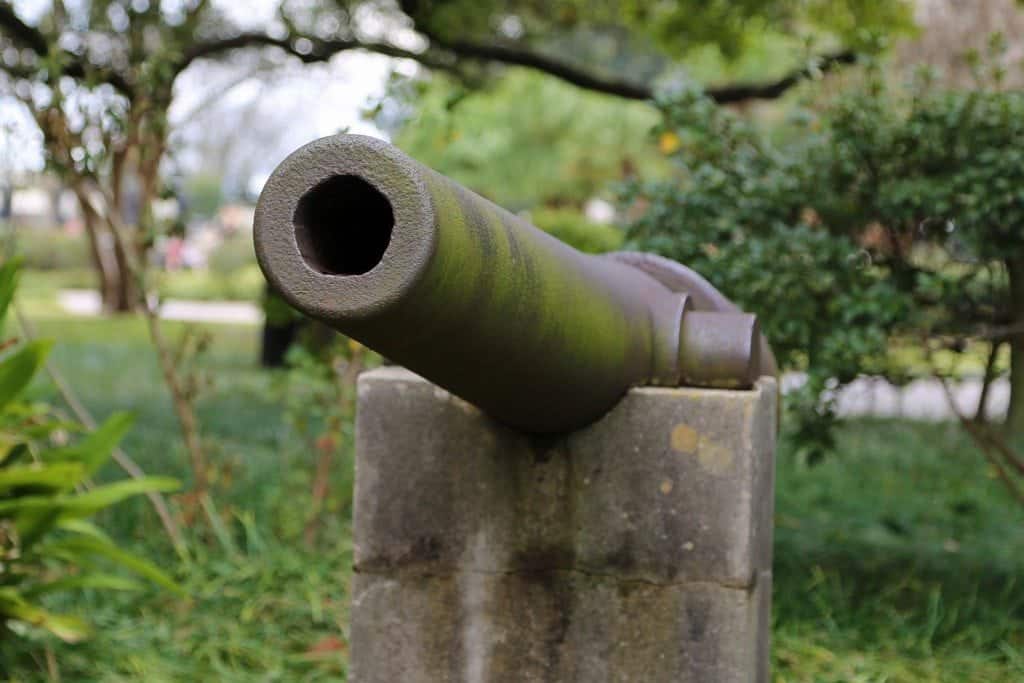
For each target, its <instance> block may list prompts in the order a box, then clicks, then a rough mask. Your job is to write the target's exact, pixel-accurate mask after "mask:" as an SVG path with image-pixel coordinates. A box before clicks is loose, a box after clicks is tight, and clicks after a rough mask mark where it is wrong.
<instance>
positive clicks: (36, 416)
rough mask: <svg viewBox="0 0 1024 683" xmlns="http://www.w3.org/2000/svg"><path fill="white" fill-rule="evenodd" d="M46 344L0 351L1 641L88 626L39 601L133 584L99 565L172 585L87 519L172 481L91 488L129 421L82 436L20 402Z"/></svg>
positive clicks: (72, 636)
mask: <svg viewBox="0 0 1024 683" xmlns="http://www.w3.org/2000/svg"><path fill="white" fill-rule="evenodd" d="M16 279H17V266H16V265H15V264H14V263H13V262H11V261H8V262H7V263H6V264H4V265H3V266H2V267H0V324H2V322H3V318H4V317H5V314H6V312H7V309H8V307H9V305H10V303H11V299H12V297H13V295H14V289H15V285H16ZM50 346H51V344H50V343H49V342H46V341H34V342H28V343H17V342H14V341H8V342H6V343H5V344H4V347H5V351H4V352H3V353H2V355H0V641H3V640H4V639H5V638H7V637H10V636H12V635H21V634H25V633H27V632H28V631H29V630H30V629H32V628H33V627H35V628H41V629H43V630H45V631H48V632H50V633H52V634H53V635H56V636H57V637H59V638H61V639H63V640H67V641H76V640H80V639H81V638H83V637H84V636H85V635H87V633H88V627H87V624H86V623H85V622H84V621H83V620H82V619H80V618H78V617H76V616H72V615H63V614H54V613H52V612H50V611H48V610H47V609H46V607H45V606H44V605H43V604H42V602H41V600H43V599H45V597H46V596H48V595H49V594H51V593H54V592H59V591H66V590H68V589H72V588H93V589H109V590H134V589H136V588H138V585H137V584H136V583H135V582H134V581H132V580H130V579H128V578H126V577H124V576H122V575H120V574H116V573H110V571H109V570H108V569H106V568H105V567H104V565H105V564H113V565H120V566H121V567H124V568H127V569H129V570H131V571H133V572H135V573H136V574H138V575H140V576H142V577H144V578H146V579H149V580H151V581H154V582H156V583H158V584H161V585H163V586H165V587H169V588H171V589H175V590H176V589H177V587H176V585H175V584H174V582H173V581H171V579H170V578H168V577H167V576H166V575H165V574H164V573H163V572H161V571H160V570H159V569H157V568H156V567H155V566H154V565H152V564H150V563H148V562H146V561H145V560H143V559H141V558H139V557H136V556H135V555H133V554H131V553H129V552H126V551H125V550H123V549H122V548H120V547H119V546H118V545H117V544H116V543H115V542H114V541H112V540H111V539H110V538H109V537H108V536H107V535H106V534H104V533H103V532H102V531H101V530H100V529H99V528H98V527H97V526H95V525H93V524H92V523H90V522H89V521H88V520H89V518H90V517H92V516H93V515H94V514H96V513H97V512H99V511H101V510H104V509H106V508H108V507H110V506H112V505H114V504H116V503H118V502H120V501H122V500H124V499H126V498H130V497H133V496H136V495H138V494H140V493H145V492H148V491H159V490H170V489H174V488H176V487H177V482H175V481H174V480H172V479H166V478H159V477H143V478H139V479H132V480H127V481H117V482H114V483H109V484H103V485H96V484H94V483H93V481H92V478H93V477H94V475H95V474H96V473H97V472H98V471H99V469H100V467H101V466H102V465H103V464H104V463H106V461H107V459H108V458H109V457H110V455H111V452H112V450H113V449H114V447H115V446H116V445H117V443H118V441H120V439H121V437H122V436H123V435H124V433H125V432H126V431H127V429H128V427H129V426H130V424H131V418H130V416H128V415H126V414H123V413H122V414H117V415H114V416H112V417H111V418H110V419H109V420H107V421H106V422H105V423H104V424H103V425H101V426H100V427H99V428H97V429H96V430H95V431H93V432H91V433H86V432H85V431H84V430H83V428H82V426H81V425H78V424H76V423H73V422H70V421H68V420H67V419H66V418H63V417H61V416H60V415H59V414H58V413H57V412H56V411H54V410H53V409H52V408H50V407H49V406H47V405H43V404H39V403H32V402H27V401H24V400H22V399H21V398H20V396H21V394H22V392H23V391H24V390H25V388H26V387H27V386H28V385H29V384H30V383H31V382H32V380H33V378H34V377H35V375H36V373H37V372H38V371H39V370H40V369H41V368H42V366H43V364H44V363H45V362H46V356H47V354H48V353H49V350H50Z"/></svg>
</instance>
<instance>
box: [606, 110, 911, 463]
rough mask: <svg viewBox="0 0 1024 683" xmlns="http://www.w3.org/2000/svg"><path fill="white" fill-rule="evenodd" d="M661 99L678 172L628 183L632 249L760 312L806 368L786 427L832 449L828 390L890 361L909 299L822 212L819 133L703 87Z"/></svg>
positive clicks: (784, 361) (780, 348)
mask: <svg viewBox="0 0 1024 683" xmlns="http://www.w3.org/2000/svg"><path fill="white" fill-rule="evenodd" d="M660 106H661V108H662V112H663V115H664V121H663V123H662V124H661V125H660V126H659V127H658V128H657V129H656V131H655V133H656V135H657V136H658V140H659V147H660V148H661V149H662V150H663V151H664V152H666V153H667V154H668V155H669V156H670V158H671V159H672V161H673V162H674V163H675V165H676V169H677V173H676V174H675V177H673V178H671V179H669V180H664V181H654V182H647V183H643V182H635V183H632V184H630V185H628V186H627V187H626V188H625V192H626V199H627V201H628V202H629V203H631V204H632V206H631V207H630V209H629V212H630V214H631V215H636V216H638V218H636V220H635V221H634V222H633V223H632V225H631V226H630V228H629V233H628V235H629V244H628V246H632V247H634V248H639V249H645V250H650V251H655V252H658V253H660V254H662V255H664V256H668V257H670V258H673V259H676V260H677V261H679V262H681V263H685V264H686V265H688V266H690V267H692V268H694V269H695V270H697V271H698V272H700V273H702V274H703V275H704V276H705V277H707V278H708V279H709V280H710V281H711V282H712V283H713V284H715V285H716V286H717V287H718V288H719V289H721V290H722V291H723V292H724V293H725V294H726V295H727V296H729V297H731V298H733V299H734V300H735V301H736V302H737V303H739V304H740V305H741V306H742V307H744V308H745V309H747V310H751V311H755V312H757V313H758V315H759V317H760V319H761V324H762V327H763V329H764V331H765V334H766V335H767V337H768V339H769V341H770V342H771V344H772V347H773V349H774V351H775V353H776V355H777V357H778V360H779V364H780V366H781V367H783V368H784V369H801V370H806V371H807V372H808V375H809V377H808V379H809V381H808V382H807V384H806V385H805V389H804V392H803V394H802V395H800V396H797V397H795V399H794V400H791V401H790V402H789V405H788V407H789V408H790V411H791V419H790V420H788V421H787V424H788V425H789V427H790V428H792V429H793V430H795V431H796V432H797V434H798V435H800V436H802V437H803V438H802V439H801V443H802V444H803V445H804V447H805V454H806V455H807V456H808V457H810V458H812V459H815V458H817V457H819V456H820V455H821V454H822V453H823V452H824V451H826V450H827V449H828V448H830V447H831V430H830V425H831V423H832V421H833V417H834V415H833V410H832V404H831V402H830V398H829V397H830V396H831V395H833V394H832V393H830V392H826V391H825V390H826V388H830V387H833V386H834V383H835V382H839V383H842V382H846V381H850V380H852V379H853V378H855V377H856V375H857V374H858V373H859V372H862V371H865V370H867V369H869V368H876V369H880V368H883V367H884V366H885V365H886V363H887V357H886V356H887V341H888V338H889V337H890V335H892V334H893V333H894V332H895V331H896V329H897V327H898V326H899V325H900V324H902V323H904V322H905V321H906V312H907V310H908V307H907V301H906V297H905V295H904V293H903V292H901V291H900V290H899V288H898V287H896V286H895V284H894V282H893V281H892V279H891V278H890V277H889V274H890V272H889V270H888V268H886V267H884V266H880V265H878V264H877V263H876V262H874V261H872V260H871V259H870V257H869V255H868V254H866V253H865V251H864V249H863V248H862V247H861V246H860V244H859V243H858V242H857V240H856V239H855V238H854V236H853V235H851V234H845V233H837V232H835V231H832V230H830V229H829V226H828V225H826V224H824V223H823V222H822V220H821V215H820V214H819V213H817V212H815V211H814V208H815V207H816V206H817V203H818V202H817V200H818V199H820V198H822V197H825V198H826V199H828V200H831V196H830V195H828V192H827V189H825V188H824V183H823V178H822V175H823V173H824V171H823V169H822V167H821V164H822V163H823V162H822V157H821V156H820V150H821V149H823V148H824V147H827V144H828V141H827V139H825V138H824V137H823V136H822V135H820V134H814V133H813V132H812V131H810V130H806V131H804V133H805V135H803V136H798V137H797V138H796V139H797V142H792V143H789V144H785V145H775V144H772V142H771V141H770V140H769V139H768V138H767V137H766V136H764V135H762V134H761V132H760V131H758V130H757V129H756V128H755V127H754V126H753V125H752V124H751V123H750V122H748V121H746V120H744V119H743V118H741V117H739V116H738V115H737V114H734V113H733V112H731V111H728V110H726V109H724V108H722V107H720V106H718V105H717V104H715V103H714V102H712V101H711V100H710V99H708V98H706V97H704V96H703V94H701V93H700V92H698V91H686V92H684V93H682V94H680V95H678V96H675V97H673V98H669V99H665V100H662V101H661V102H660ZM866 257H867V258H866Z"/></svg>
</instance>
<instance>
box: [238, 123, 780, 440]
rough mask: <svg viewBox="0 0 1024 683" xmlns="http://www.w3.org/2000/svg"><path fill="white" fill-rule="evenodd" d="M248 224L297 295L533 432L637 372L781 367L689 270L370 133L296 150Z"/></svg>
mask: <svg viewBox="0 0 1024 683" xmlns="http://www.w3.org/2000/svg"><path fill="white" fill-rule="evenodd" d="M255 240H256V255H257V258H258V259H259V263H260V267H261V268H262V269H263V272H264V274H265V275H266V276H267V278H268V279H269V280H270V282H271V283H272V284H273V286H274V287H275V288H276V289H277V291H279V292H280V293H281V294H282V295H283V296H284V297H285V299H287V300H288V301H289V302H290V303H291V304H292V305H294V306H295V307H296V308H297V309H299V310H300V311H302V312H304V313H306V314H307V315H309V316H311V317H313V318H316V319H318V320H321V321H323V322H325V323H327V324H328V325H330V326H332V327H334V328H335V329H337V330H339V331H341V332H343V333H345V334H347V335H349V336H351V337H352V338H354V339H356V340H358V341H360V342H362V343H363V344H365V345H366V346H368V347H370V348H373V349H375V350H376V351H379V352H380V353H381V354H383V355H384V356H386V357H387V358H389V359H390V360H392V361H395V362H397V363H401V364H402V365H404V366H406V367H407V368H409V369H410V370H413V371H414V372H416V373H419V374H420V375H422V376H423V377H425V378H426V379H429V380H431V381H432V382H434V383H435V384H438V385H439V386H441V387H444V388H446V389H448V390H450V391H451V392H452V393H454V394H455V395H457V396H460V397H462V398H463V399H465V400H467V401H469V402H470V403H473V404H474V405H476V406H478V407H479V408H481V409H482V410H483V411H484V412H486V413H488V414H489V415H491V416H492V417H494V418H496V419H498V420H499V421H502V422H504V423H506V424H508V425H510V426H512V427H516V428H518V429H522V430H524V431H527V432H535V433H545V432H563V431H569V430H573V429H577V428H579V427H582V426H584V425H586V424H589V423H590V422H593V421H594V420H596V419H598V418H599V417H601V416H602V415H603V414H604V413H605V412H607V411H608V410H609V409H610V408H611V407H612V406H613V405H615V403H616V402H617V401H618V400H619V399H620V398H621V397H622V396H623V395H624V394H625V392H626V391H627V390H628V389H629V388H630V387H632V386H637V385H663V386H680V385H691V386H711V387H732V388H746V387H749V386H750V385H751V384H752V383H753V382H754V381H755V380H756V378H757V377H758V376H760V375H761V374H774V373H775V365H774V360H773V359H772V357H771V352H770V350H769V349H768V347H767V345H766V343H765V342H764V339H763V338H762V336H761V334H760V332H759V330H758V324H757V318H756V317H755V316H753V315H749V314H746V313H742V312H740V311H739V309H738V308H737V307H736V306H734V305H733V304H731V303H730V302H729V301H728V300H727V299H726V298H725V297H724V296H722V295H721V294H720V293H719V292H717V291H716V290H715V289H714V288H713V287H712V286H711V285H710V284H709V283H708V282H707V281H706V280H704V279H703V278H701V277H700V276H699V275H697V274H696V273H694V272H693V271H691V270H689V269H687V268H685V267H683V266H680V265H679V264H676V263H674V262H672V261H668V260H666V259H662V258H659V257H656V256H651V255H647V254H637V253H628V252H623V253H616V254H610V255H605V256H593V255H586V254H582V253H580V252H578V251H576V250H575V249H573V248H572V247H569V246H568V245H566V244H564V243H562V242H560V241H559V240H557V239H555V238H553V237H551V236H550V235H548V234H546V233H544V232H542V231H541V230H538V229H537V228H535V227H533V226H531V225H530V224H529V223H527V222H526V221H524V220H522V219H521V218H519V217H517V216H515V215H513V214H512V213H509V212H508V211H505V210H504V209H502V208H500V207H498V206H496V205H495V204H492V203H491V202H489V201H487V200H486V199H484V198H482V197H480V196H479V195H476V194H474V193H473V192H471V191H469V190H467V189H466V188H464V187H462V186H461V185H459V184H457V183H455V182H454V181H452V180H450V179H448V178H446V177H444V176H442V175H441V174H439V173H437V172H435V171H433V170H431V169H429V168H427V167H426V166H423V165H422V164H420V163H418V162H416V161H415V160H413V159H411V158H409V157H408V156H406V155H404V154H403V153H402V152H400V151H399V150H397V149H396V148H395V147H393V146H391V145H389V144H387V143H385V142H382V141H380V140H376V139H374V138H369V137H364V136H359V135H338V136H334V137H329V138H323V139H320V140H316V141H315V142H312V143H310V144H308V145H306V146H304V147H302V148H301V149H299V150H298V151H296V152H294V153H293V154H292V155H291V156H289V157H288V158H287V159H286V160H285V161H284V162H282V163H281V165H280V166H278V168H277V169H276V170H275V171H274V173H273V175H272V176H271V177H270V179H269V181H268V182H267V184H266V187H265V188H264V190H263V193H262V194H261V195H260V199H259V203H258V204H257V207H256V224H255Z"/></svg>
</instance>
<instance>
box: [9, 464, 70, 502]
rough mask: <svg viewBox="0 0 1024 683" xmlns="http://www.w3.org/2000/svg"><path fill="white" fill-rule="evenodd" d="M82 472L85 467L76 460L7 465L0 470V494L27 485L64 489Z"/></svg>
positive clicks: (56, 489)
mask: <svg viewBox="0 0 1024 683" xmlns="http://www.w3.org/2000/svg"><path fill="white" fill-rule="evenodd" d="M84 472H85V467H84V466H83V465H82V464H81V463H77V462H66V463H55V464H53V465H35V464H33V465H21V466H18V467H8V468H6V469H2V470H0V494H5V493H7V492H9V491H10V490H11V489H16V488H29V487H31V488H42V489H50V490H53V491H66V490H68V489H70V488H72V487H74V485H75V484H77V483H78V482H79V481H81V479H82V476H83V474H84ZM15 500H17V499H15Z"/></svg>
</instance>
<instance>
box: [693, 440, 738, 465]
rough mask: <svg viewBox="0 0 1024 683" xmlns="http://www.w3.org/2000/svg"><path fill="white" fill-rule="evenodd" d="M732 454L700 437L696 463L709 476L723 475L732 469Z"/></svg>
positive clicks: (715, 442) (711, 441) (712, 441)
mask: <svg viewBox="0 0 1024 683" xmlns="http://www.w3.org/2000/svg"><path fill="white" fill-rule="evenodd" d="M732 456H733V453H732V451H731V450H730V449H729V448H726V447H725V446H723V445H722V444H720V443H718V442H717V441H714V440H713V439H709V438H707V437H705V436H702V437H700V441H699V443H698V444H697V461H698V462H699V463H700V466H701V467H702V468H704V471H706V472H709V473H711V474H725V473H726V472H728V471H729V469H730V468H731V467H732Z"/></svg>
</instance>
